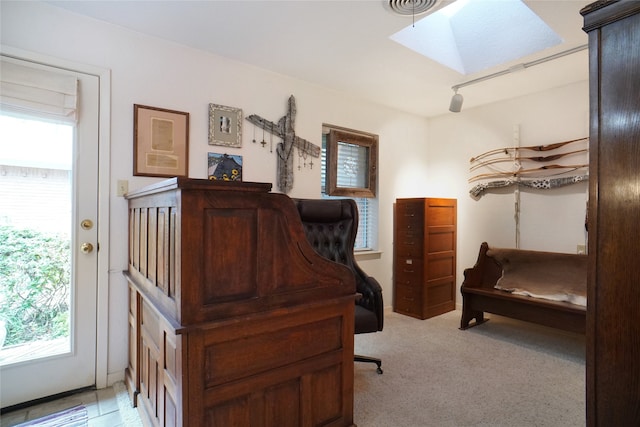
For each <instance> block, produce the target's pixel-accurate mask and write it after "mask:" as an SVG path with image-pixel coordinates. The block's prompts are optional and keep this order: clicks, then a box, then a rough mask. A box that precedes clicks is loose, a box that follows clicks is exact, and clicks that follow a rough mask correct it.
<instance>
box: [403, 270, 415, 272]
mask: <svg viewBox="0 0 640 427" xmlns="http://www.w3.org/2000/svg"><path fill="white" fill-rule="evenodd" d="M402 271H404V272H405V273H415V271H414V270H402Z"/></svg>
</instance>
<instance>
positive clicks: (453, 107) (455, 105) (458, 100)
mask: <svg viewBox="0 0 640 427" xmlns="http://www.w3.org/2000/svg"><path fill="white" fill-rule="evenodd" d="M454 90H455V92H456V93H454V94H453V96H452V97H451V104H449V111H451V112H452V113H459V112H460V111H461V110H462V101H464V98H463V97H462V95H460V94H459V93H458V89H454Z"/></svg>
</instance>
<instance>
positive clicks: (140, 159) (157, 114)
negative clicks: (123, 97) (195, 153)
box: [133, 104, 189, 177]
mask: <svg viewBox="0 0 640 427" xmlns="http://www.w3.org/2000/svg"><path fill="white" fill-rule="evenodd" d="M133 174H134V175H136V176H160V177H174V176H180V177H188V175H189V113H185V112H182V111H174V110H167V109H164V108H156V107H149V106H146V105H138V104H134V105H133Z"/></svg>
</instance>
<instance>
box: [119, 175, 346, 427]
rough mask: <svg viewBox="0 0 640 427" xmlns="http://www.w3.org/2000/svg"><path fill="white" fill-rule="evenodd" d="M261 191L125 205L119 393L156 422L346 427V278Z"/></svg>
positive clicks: (279, 199)
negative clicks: (123, 361) (125, 392)
mask: <svg viewBox="0 0 640 427" xmlns="http://www.w3.org/2000/svg"><path fill="white" fill-rule="evenodd" d="M270 189H271V185H270V184H258V183H227V182H212V181H207V180H192V179H180V178H174V179H170V180H166V181H163V182H160V183H158V184H156V185H152V186H149V187H146V188H143V189H141V190H138V191H133V192H131V193H129V194H128V195H127V199H128V202H129V268H128V271H126V272H125V274H126V276H127V279H128V282H129V292H130V309H129V343H130V346H129V347H130V356H129V367H128V369H127V371H126V382H127V387H128V389H129V391H130V393H131V395H132V397H133V398H134V402H135V404H137V405H138V407H139V408H140V412H141V413H142V415H143V417H144V418H146V421H147V422H148V424H150V425H153V426H185V427H186V426H188V427H204V426H206V427H214V426H221V427H228V426H260V427H269V426H272V427H283V426H296V427H297V426H352V425H353V333H354V330H353V328H354V324H353V318H354V299H355V282H354V278H353V275H352V274H351V273H350V272H349V270H348V269H347V268H345V267H343V266H341V265H339V264H336V263H332V262H330V261H328V260H326V259H324V258H322V257H320V256H319V255H317V254H316V253H315V252H314V250H313V249H312V248H311V246H309V244H308V243H307V239H306V237H305V234H304V232H303V229H302V224H301V222H300V219H299V216H298V212H297V210H296V208H295V206H294V204H293V202H292V201H291V199H289V198H288V197H287V196H285V195H282V194H273V193H270Z"/></svg>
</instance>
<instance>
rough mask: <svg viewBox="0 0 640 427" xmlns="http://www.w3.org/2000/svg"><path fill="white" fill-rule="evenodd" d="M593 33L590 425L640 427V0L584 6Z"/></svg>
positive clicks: (588, 326)
mask: <svg viewBox="0 0 640 427" xmlns="http://www.w3.org/2000/svg"><path fill="white" fill-rule="evenodd" d="M581 13H582V14H583V16H584V30H585V31H586V32H587V33H588V34H589V67H590V70H589V74H590V85H589V92H590V104H591V105H590V121H591V129H590V146H589V156H590V160H589V170H590V175H591V176H590V185H589V224H588V226H589V274H588V295H587V298H588V305H587V424H588V425H589V426H638V425H640V263H638V260H637V258H638V253H640V2H639V1H601V2H597V3H594V4H592V5H590V6H587V7H586V8H584V9H583V10H582V12H581Z"/></svg>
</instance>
